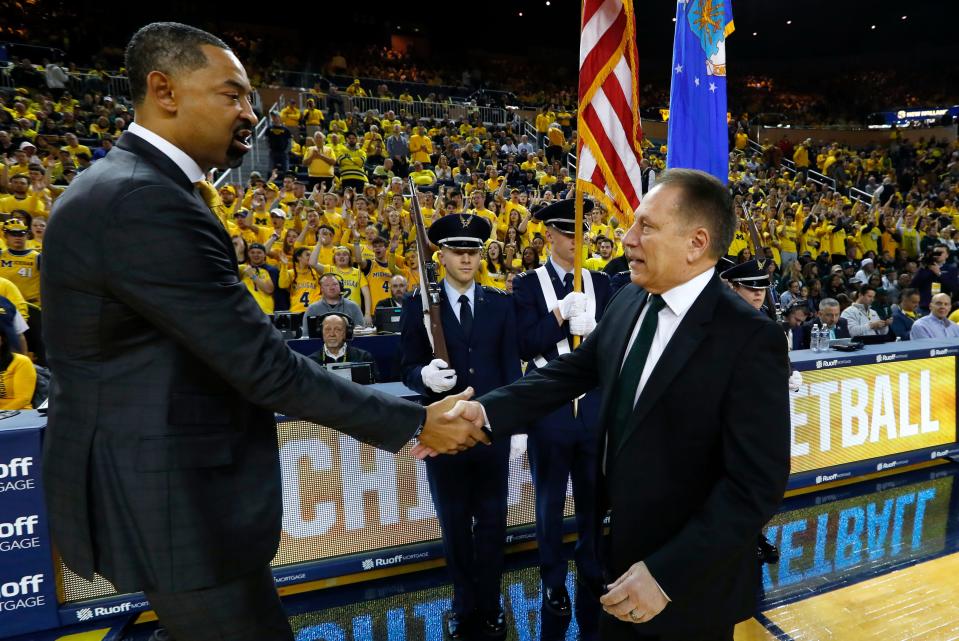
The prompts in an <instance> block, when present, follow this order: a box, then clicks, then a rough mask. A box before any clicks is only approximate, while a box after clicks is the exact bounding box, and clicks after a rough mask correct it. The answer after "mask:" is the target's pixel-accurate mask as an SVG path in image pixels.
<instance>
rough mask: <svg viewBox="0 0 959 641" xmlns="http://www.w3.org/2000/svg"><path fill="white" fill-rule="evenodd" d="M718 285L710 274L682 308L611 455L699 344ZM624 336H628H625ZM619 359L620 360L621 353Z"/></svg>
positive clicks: (622, 443)
mask: <svg viewBox="0 0 959 641" xmlns="http://www.w3.org/2000/svg"><path fill="white" fill-rule="evenodd" d="M721 287H723V285H722V284H721V283H720V282H719V278H718V277H717V276H715V275H714V276H713V277H712V278H711V279H710V281H709V283H708V284H707V285H706V288H705V289H704V290H703V291H702V293H701V294H700V295H699V297H698V298H697V299H696V301H695V302H694V303H693V305H692V307H690V308H689V311H688V312H686V316H685V317H684V318H683V320H682V322H681V323H680V324H679V327H677V328H676V331H675V332H674V333H673V336H672V338H670V339H669V343H668V344H667V345H666V349H665V351H663V354H662V355H661V356H660V357H659V360H658V361H656V367H655V368H654V369H653V372H652V374H651V375H650V377H649V380H647V381H646V386H645V387H643V391H642V393H641V394H640V396H639V401H638V402H637V403H636V407H635V408H634V409H633V414H632V416H631V417H630V419H629V425H628V426H627V427H626V433H625V434H624V436H623V438H622V440H621V441H620V443H619V447H618V448H617V450H616V452H614V453H613V454H614V455H615V454H617V453H618V452H619V450H621V449H622V447H623V445H624V444H625V443H626V441H628V440H629V439H630V437H631V436H632V435H633V433H634V432H635V431H636V429H637V428H638V427H639V425H640V424H641V423H642V422H643V419H645V418H646V415H647V414H649V411H650V410H651V409H652V408H653V406H654V405H655V404H656V402H657V401H658V400H659V399H660V397H661V396H662V395H663V393H664V392H666V390H667V389H668V388H669V385H670V383H672V382H673V380H674V379H675V378H676V376H677V375H678V374H679V372H680V371H682V369H683V368H684V367H685V366H686V363H687V362H688V361H689V359H690V358H691V357H692V355H693V353H694V352H695V351H696V348H697V347H699V344H700V343H701V342H702V340H703V338H704V337H705V336H706V332H705V330H704V329H703V325H704V324H706V323H708V322H709V321H710V320H711V319H712V317H713V310H714V308H715V307H716V300H717V299H718V297H719V294H720V291H721V290H720V288H721ZM644 299H645V297H644ZM634 322H635V321H634ZM627 340H629V337H628V336H627ZM619 362H620V363H621V362H622V357H621V358H620V361H619Z"/></svg>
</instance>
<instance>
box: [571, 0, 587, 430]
mask: <svg viewBox="0 0 959 641" xmlns="http://www.w3.org/2000/svg"><path fill="white" fill-rule="evenodd" d="M585 10H586V0H582V2H580V3H579V29H580V36H579V37H580V39H581V40H582V37H583V34H582V31H583V12H584V11H585ZM577 84H578V83H577ZM580 99H582V96H580V95H579V93H577V95H576V179H575V180H573V188H574V190H575V191H576V204H575V209H576V214H575V216H573V220H574V221H575V222H574V223H573V291H574V292H582V291H583V190H582V189H580V184H579V164H580V162H581V159H580V156H581V155H582V154H581V153H580V150H581V149H582V148H583V145H582V139H581V138H580V136H579V132H581V131H583V110H582V109H580V104H579V101H580ZM581 341H582V337H580V336H575V335H574V336H573V349H576V348H578V347H579V344H580V342H581ZM577 414H579V399H578V398H577V399H574V400H573V418H575V417H576V416H577Z"/></svg>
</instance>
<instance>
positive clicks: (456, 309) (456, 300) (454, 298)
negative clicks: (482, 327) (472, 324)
mask: <svg viewBox="0 0 959 641" xmlns="http://www.w3.org/2000/svg"><path fill="white" fill-rule="evenodd" d="M443 287H445V288H446V300H448V301H449V302H450V307H452V308H453V316H456V320H459V318H460V296H462V295H463V294H466V297H467V298H468V299H469V301H470V311H471V312H472V313H473V318H476V302H475V301H474V299H473V297H474V294H475V293H476V283H475V282H474V283H473V286H472V287H470V288H469V289H468V290H467V291H465V292H463V294H460V293H459V292H458V291H456V288H455V287H453V286H452V285H450V283H449V281H448V280H446V279H444V280H443Z"/></svg>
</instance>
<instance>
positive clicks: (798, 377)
mask: <svg viewBox="0 0 959 641" xmlns="http://www.w3.org/2000/svg"><path fill="white" fill-rule="evenodd" d="M800 387H802V372H800V371H798V370H797V371H795V372H793V373H792V375H791V376H790V377H789V391H790V392H796V391H799V388H800Z"/></svg>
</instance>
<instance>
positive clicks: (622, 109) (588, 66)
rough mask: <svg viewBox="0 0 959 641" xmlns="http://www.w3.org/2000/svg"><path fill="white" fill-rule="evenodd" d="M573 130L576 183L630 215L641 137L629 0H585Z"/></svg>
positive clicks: (636, 198)
mask: <svg viewBox="0 0 959 641" xmlns="http://www.w3.org/2000/svg"><path fill="white" fill-rule="evenodd" d="M577 129H578V135H579V144H578V147H579V149H578V151H579V156H578V162H577V171H576V178H577V183H578V185H579V188H580V189H582V190H583V191H584V192H586V193H588V194H590V195H592V196H593V197H594V198H596V199H597V200H599V201H600V202H602V203H604V204H605V205H606V206H607V207H609V205H615V207H616V208H617V209H619V210H620V211H621V212H623V213H624V214H626V216H627V218H631V217H632V213H633V211H635V209H636V208H637V207H638V206H639V200H640V195H641V194H640V178H641V177H640V168H639V161H640V159H641V158H642V148H641V146H640V143H641V142H642V139H643V128H642V125H641V123H640V119H639V56H638V55H637V53H636V18H635V15H634V14H633V6H632V2H631V0H626V1H625V2H624V1H623V0H584V6H583V22H582V34H581V37H580V41H579V109H578V121H577ZM620 222H625V221H620Z"/></svg>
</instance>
